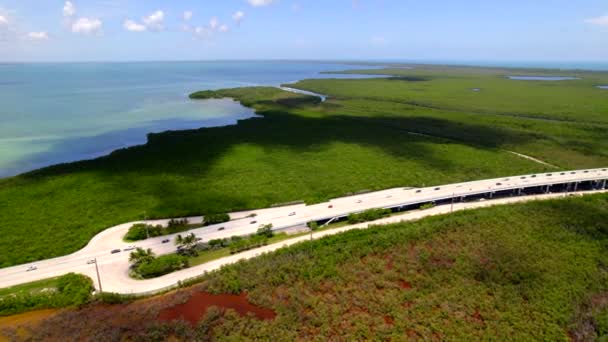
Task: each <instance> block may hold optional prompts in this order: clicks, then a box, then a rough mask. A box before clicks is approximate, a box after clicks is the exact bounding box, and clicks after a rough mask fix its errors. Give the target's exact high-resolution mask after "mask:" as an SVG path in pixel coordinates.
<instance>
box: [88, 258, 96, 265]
mask: <svg viewBox="0 0 608 342" xmlns="http://www.w3.org/2000/svg"><path fill="white" fill-rule="evenodd" d="M96 262H97V261H95V259H91V260H87V265H90V264H94V263H96Z"/></svg>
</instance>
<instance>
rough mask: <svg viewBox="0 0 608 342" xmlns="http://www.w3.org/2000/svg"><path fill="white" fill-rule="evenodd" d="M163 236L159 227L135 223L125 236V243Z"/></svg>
mask: <svg viewBox="0 0 608 342" xmlns="http://www.w3.org/2000/svg"><path fill="white" fill-rule="evenodd" d="M161 235H163V227H162V226H160V225H156V226H153V225H150V224H145V223H137V224H134V225H132V226H131V228H129V231H128V232H127V234H126V235H125V240H126V241H139V240H145V239H147V238H148V236H149V237H156V236H161Z"/></svg>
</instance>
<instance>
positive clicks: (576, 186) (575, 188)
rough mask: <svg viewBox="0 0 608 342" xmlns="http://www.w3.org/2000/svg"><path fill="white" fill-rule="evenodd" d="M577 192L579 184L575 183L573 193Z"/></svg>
mask: <svg viewBox="0 0 608 342" xmlns="http://www.w3.org/2000/svg"><path fill="white" fill-rule="evenodd" d="M576 190H578V182H575V183H574V190H572V191H576Z"/></svg>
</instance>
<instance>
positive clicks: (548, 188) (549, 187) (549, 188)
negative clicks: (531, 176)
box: [545, 185, 551, 194]
mask: <svg viewBox="0 0 608 342" xmlns="http://www.w3.org/2000/svg"><path fill="white" fill-rule="evenodd" d="M549 190H551V185H547V189H545V193H546V194H548V193H549Z"/></svg>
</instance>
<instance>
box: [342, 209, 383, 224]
mask: <svg viewBox="0 0 608 342" xmlns="http://www.w3.org/2000/svg"><path fill="white" fill-rule="evenodd" d="M390 214H391V210H390V209H369V210H365V211H362V212H360V213H355V214H350V215H348V223H350V224H354V223H360V222H368V221H375V220H378V219H381V218H383V217H386V216H388V215H390Z"/></svg>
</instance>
